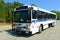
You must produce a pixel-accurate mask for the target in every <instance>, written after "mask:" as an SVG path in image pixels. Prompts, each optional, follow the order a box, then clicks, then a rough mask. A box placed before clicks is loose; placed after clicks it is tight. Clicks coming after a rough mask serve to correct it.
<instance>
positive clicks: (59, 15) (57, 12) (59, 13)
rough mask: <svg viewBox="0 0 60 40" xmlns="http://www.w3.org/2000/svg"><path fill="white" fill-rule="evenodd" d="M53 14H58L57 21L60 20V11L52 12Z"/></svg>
mask: <svg viewBox="0 0 60 40" xmlns="http://www.w3.org/2000/svg"><path fill="white" fill-rule="evenodd" d="M51 12H54V13H56V14H57V19H60V11H55V10H52V11H51Z"/></svg>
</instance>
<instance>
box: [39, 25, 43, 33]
mask: <svg viewBox="0 0 60 40" xmlns="http://www.w3.org/2000/svg"><path fill="white" fill-rule="evenodd" d="M42 31H43V25H40V26H39V32H38V34H39V33H41V32H42Z"/></svg>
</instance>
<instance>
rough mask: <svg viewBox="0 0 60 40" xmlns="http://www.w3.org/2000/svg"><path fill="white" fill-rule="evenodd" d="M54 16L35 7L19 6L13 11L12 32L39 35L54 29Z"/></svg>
mask: <svg viewBox="0 0 60 40" xmlns="http://www.w3.org/2000/svg"><path fill="white" fill-rule="evenodd" d="M56 18H57V17H56V14H55V13H52V12H50V11H47V10H44V9H41V8H38V7H35V6H20V7H16V8H15V9H14V11H13V18H12V19H13V20H12V30H14V31H15V32H17V33H20V34H26V35H30V34H35V33H41V32H42V31H43V30H44V29H46V28H49V27H54V25H55V24H56Z"/></svg>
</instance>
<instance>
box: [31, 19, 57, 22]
mask: <svg viewBox="0 0 60 40" xmlns="http://www.w3.org/2000/svg"><path fill="white" fill-rule="evenodd" d="M52 20H56V19H52ZM42 21H47V20H32V22H42Z"/></svg>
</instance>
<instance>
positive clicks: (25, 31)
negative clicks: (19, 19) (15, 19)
mask: <svg viewBox="0 0 60 40" xmlns="http://www.w3.org/2000/svg"><path fill="white" fill-rule="evenodd" d="M13 30H14V31H15V32H16V33H19V34H22V35H31V34H32V32H31V31H29V30H28V29H24V28H16V29H13Z"/></svg>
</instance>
